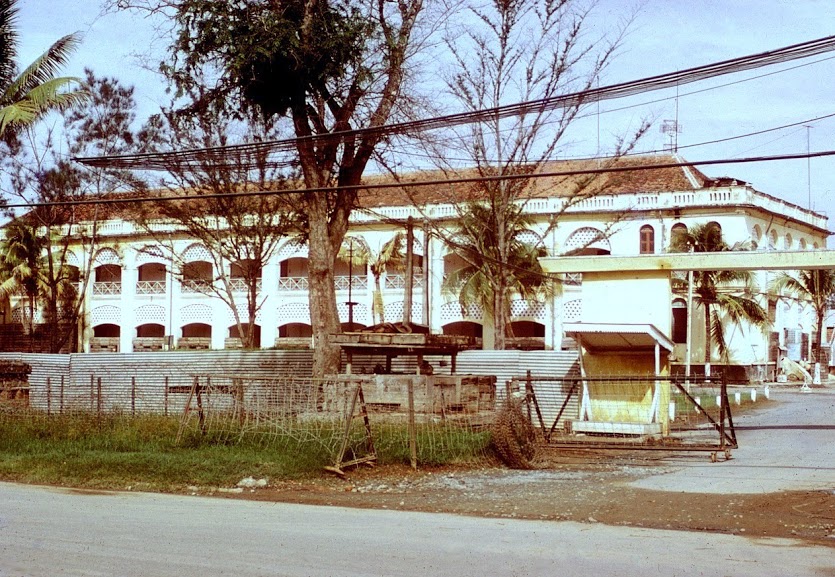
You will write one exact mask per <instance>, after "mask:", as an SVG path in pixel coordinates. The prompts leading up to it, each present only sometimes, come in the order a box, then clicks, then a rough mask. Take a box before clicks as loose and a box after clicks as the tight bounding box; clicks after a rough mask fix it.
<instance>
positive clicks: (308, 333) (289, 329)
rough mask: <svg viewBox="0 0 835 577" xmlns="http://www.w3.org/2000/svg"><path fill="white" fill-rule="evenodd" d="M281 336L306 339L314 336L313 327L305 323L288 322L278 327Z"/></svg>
mask: <svg viewBox="0 0 835 577" xmlns="http://www.w3.org/2000/svg"><path fill="white" fill-rule="evenodd" d="M278 336H279V338H287V339H306V338H310V337H312V336H313V327H311V326H310V325H308V324H305V323H287V324H286V325H281V326H280V327H278Z"/></svg>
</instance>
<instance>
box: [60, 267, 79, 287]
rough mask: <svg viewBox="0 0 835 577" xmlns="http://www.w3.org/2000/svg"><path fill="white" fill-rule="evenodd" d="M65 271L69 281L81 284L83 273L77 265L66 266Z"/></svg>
mask: <svg viewBox="0 0 835 577" xmlns="http://www.w3.org/2000/svg"><path fill="white" fill-rule="evenodd" d="M64 270H65V271H66V275H67V280H68V281H69V282H71V283H73V284H77V283H79V282H81V271H80V270H79V268H78V267H77V266H75V265H71V264H68V265H65V266H64Z"/></svg>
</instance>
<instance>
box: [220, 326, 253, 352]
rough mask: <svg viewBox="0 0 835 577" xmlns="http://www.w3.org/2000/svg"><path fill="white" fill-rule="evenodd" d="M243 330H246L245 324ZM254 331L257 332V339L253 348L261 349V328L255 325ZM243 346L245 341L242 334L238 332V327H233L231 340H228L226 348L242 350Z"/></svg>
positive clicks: (230, 334) (230, 330)
mask: <svg viewBox="0 0 835 577" xmlns="http://www.w3.org/2000/svg"><path fill="white" fill-rule="evenodd" d="M243 329H244V330H246V324H244V326H243ZM252 329H253V331H255V337H254V338H253V339H252V347H253V348H260V347H261V326H260V325H253V327H252ZM242 346H243V339H242V338H241V334H240V332H238V325H236V324H235V325H232V326H231V327H229V338H227V339H226V348H227V349H235V348H241V347H242Z"/></svg>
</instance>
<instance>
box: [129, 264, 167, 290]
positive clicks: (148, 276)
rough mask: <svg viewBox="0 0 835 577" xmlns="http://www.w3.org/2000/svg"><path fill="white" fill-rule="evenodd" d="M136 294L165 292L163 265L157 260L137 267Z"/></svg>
mask: <svg viewBox="0 0 835 577" xmlns="http://www.w3.org/2000/svg"><path fill="white" fill-rule="evenodd" d="M137 273H138V275H139V276H138V277H137V281H136V294H138V295H147V294H164V293H165V265H164V264H162V263H159V262H149V263H146V264H143V265H141V266H140V267H139V268H138V269H137Z"/></svg>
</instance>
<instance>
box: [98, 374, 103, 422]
mask: <svg viewBox="0 0 835 577" xmlns="http://www.w3.org/2000/svg"><path fill="white" fill-rule="evenodd" d="M103 407H104V403H103V402H102V398H101V377H99V378H98V379H96V412H97V413H98V414H99V416H101V414H102V409H103Z"/></svg>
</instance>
